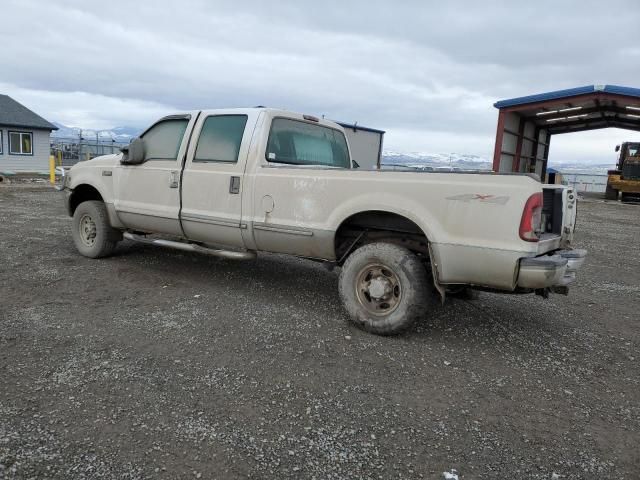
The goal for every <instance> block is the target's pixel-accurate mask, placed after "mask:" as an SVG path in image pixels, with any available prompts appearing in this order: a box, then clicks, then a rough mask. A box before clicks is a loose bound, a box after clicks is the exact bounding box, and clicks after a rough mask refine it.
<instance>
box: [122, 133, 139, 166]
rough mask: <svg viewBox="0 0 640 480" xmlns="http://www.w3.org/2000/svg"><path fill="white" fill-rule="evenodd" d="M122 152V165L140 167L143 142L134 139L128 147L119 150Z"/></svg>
mask: <svg viewBox="0 0 640 480" xmlns="http://www.w3.org/2000/svg"><path fill="white" fill-rule="evenodd" d="M120 151H121V152H122V160H120V163H121V164H123V165H140V164H141V163H143V162H144V153H145V152H144V140H142V139H141V138H140V137H138V138H134V139H133V140H132V141H131V143H130V144H129V145H126V146H124V147H122V148H121V149H120Z"/></svg>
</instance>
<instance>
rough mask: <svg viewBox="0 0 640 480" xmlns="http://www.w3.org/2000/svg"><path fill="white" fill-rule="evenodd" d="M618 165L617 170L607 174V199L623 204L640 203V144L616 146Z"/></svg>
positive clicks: (632, 143)
mask: <svg viewBox="0 0 640 480" xmlns="http://www.w3.org/2000/svg"><path fill="white" fill-rule="evenodd" d="M616 152H620V155H619V156H618V164H617V165H616V169H615V170H609V171H608V172H607V173H608V175H609V178H608V179H607V189H606V191H605V194H604V195H605V198H606V199H608V200H618V194H620V200H622V201H623V202H640V142H625V143H623V144H622V145H616Z"/></svg>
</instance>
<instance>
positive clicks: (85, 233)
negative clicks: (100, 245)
mask: <svg viewBox="0 0 640 480" xmlns="http://www.w3.org/2000/svg"><path fill="white" fill-rule="evenodd" d="M78 233H79V234H80V241H82V243H84V244H85V245H86V246H87V247H92V246H93V245H95V243H96V234H97V231H96V222H94V221H93V219H92V218H91V216H90V215H87V214H86V213H85V214H84V215H83V216H82V217H81V218H80V222H79V223H78Z"/></svg>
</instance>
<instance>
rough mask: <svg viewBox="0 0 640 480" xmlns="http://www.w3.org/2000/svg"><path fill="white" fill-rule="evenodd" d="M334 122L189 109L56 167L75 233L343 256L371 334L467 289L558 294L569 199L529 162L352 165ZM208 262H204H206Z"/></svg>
mask: <svg viewBox="0 0 640 480" xmlns="http://www.w3.org/2000/svg"><path fill="white" fill-rule="evenodd" d="M357 167H358V165H357V159H352V158H351V155H350V153H349V146H348V142H347V140H346V138H345V135H344V130H343V129H342V128H341V127H340V126H339V125H338V124H336V123H333V122H330V121H327V120H324V119H319V118H316V117H314V116H310V115H302V114H297V113H292V112H288V111H282V110H275V109H269V108H246V109H229V110H209V111H206V110H205V111H194V112H187V113H180V114H175V115H171V116H168V117H165V118H162V119H160V120H158V121H157V122H156V123H154V124H153V125H151V126H150V127H149V128H148V129H147V130H146V131H145V132H144V133H143V134H142V135H140V137H139V138H137V139H135V140H134V141H133V142H132V143H131V144H130V145H129V146H128V148H126V149H123V152H122V154H118V155H108V156H103V157H98V158H95V159H93V160H88V161H84V162H81V163H79V164H77V165H75V166H74V167H73V168H71V170H70V171H69V172H68V174H67V175H66V176H65V178H64V180H63V189H64V191H65V192H66V203H67V208H68V212H69V215H71V216H73V231H72V233H73V240H74V242H75V245H76V247H77V248H78V250H79V252H80V253H81V254H82V255H85V256H88V257H93V258H97V257H103V256H106V255H109V254H110V253H111V252H113V249H114V247H115V245H116V243H117V242H118V241H119V240H122V239H123V238H125V239H128V240H133V241H137V242H145V243H152V244H156V245H160V246H165V247H172V248H179V249H182V250H192V251H196V252H202V253H205V254H210V255H217V256H222V257H227V258H237V259H253V258H255V257H256V252H278V253H285V254H290V255H296V256H299V257H306V258H310V259H314V260H319V261H323V262H327V264H328V265H330V266H339V267H341V271H340V280H339V289H340V297H341V298H342V301H343V303H344V307H345V309H346V310H347V312H348V314H349V316H350V317H351V319H352V320H353V321H354V322H355V323H356V324H357V325H358V326H360V327H361V328H364V329H365V330H368V331H370V332H374V333H378V334H393V333H397V332H399V331H401V330H403V329H405V328H407V327H408V326H409V325H411V324H412V323H413V322H414V321H415V320H416V319H418V318H420V317H424V316H427V315H428V314H429V312H430V310H432V309H433V307H434V305H436V304H437V303H438V302H439V301H442V302H444V299H445V296H446V295H447V294H456V293H459V292H461V291H463V290H464V291H468V289H470V288H474V289H485V290H490V291H497V292H500V291H501V292H508V293H514V292H515V293H533V292H535V293H538V294H540V295H543V296H545V297H546V296H547V295H548V293H549V292H559V293H567V290H568V288H567V285H568V284H569V283H571V282H573V281H574V280H575V278H576V271H577V270H578V269H579V267H580V266H581V264H582V263H583V261H584V258H585V255H586V252H585V251H584V250H576V249H572V248H571V241H572V236H573V229H574V223H575V218H576V207H577V199H576V196H575V194H574V193H573V192H572V190H570V189H568V188H566V187H562V186H555V185H554V186H551V185H549V186H547V185H542V184H541V183H540V182H539V181H538V180H537V178H535V177H534V176H532V175H503V174H496V173H489V172H488V173H463V172H459V173H458V172H456V173H446V172H411V171H380V170H376V171H374V170H368V171H365V170H362V169H358V168H357ZM212 275H215V272H212Z"/></svg>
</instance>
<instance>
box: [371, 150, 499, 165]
mask: <svg viewBox="0 0 640 480" xmlns="http://www.w3.org/2000/svg"><path fill="white" fill-rule="evenodd" d="M382 163H383V164H384V165H402V166H407V167H413V168H425V167H451V168H456V169H462V170H491V167H492V164H491V162H490V161H489V160H488V159H486V158H484V157H481V156H479V155H470V154H464V153H423V152H408V153H401V152H395V151H392V150H385V151H383V152H382Z"/></svg>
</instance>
